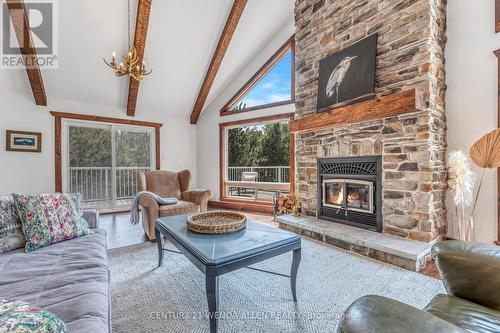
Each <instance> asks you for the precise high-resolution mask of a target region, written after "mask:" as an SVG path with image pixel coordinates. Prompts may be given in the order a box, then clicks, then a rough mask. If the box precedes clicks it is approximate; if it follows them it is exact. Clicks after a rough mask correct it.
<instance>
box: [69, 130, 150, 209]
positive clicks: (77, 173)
mask: <svg viewBox="0 0 500 333" xmlns="http://www.w3.org/2000/svg"><path fill="white" fill-rule="evenodd" d="M63 147H64V148H63V155H64V156H63V186H64V191H65V192H71V193H76V192H78V193H81V194H82V196H83V203H84V205H85V206H87V207H97V208H99V209H102V210H108V209H109V210H113V209H123V208H129V207H130V205H131V203H132V199H133V197H134V196H135V194H136V192H137V190H136V189H137V173H138V172H139V171H149V170H153V169H154V162H153V161H154V160H155V157H154V151H155V149H154V133H153V131H152V129H151V128H145V127H134V126H126V125H109V124H103V123H90V122H83V121H68V122H65V123H64V126H63Z"/></svg>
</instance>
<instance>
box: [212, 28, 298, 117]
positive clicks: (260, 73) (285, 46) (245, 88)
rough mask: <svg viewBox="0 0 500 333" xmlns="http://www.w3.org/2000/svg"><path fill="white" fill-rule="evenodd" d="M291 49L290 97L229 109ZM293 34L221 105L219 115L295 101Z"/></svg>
mask: <svg viewBox="0 0 500 333" xmlns="http://www.w3.org/2000/svg"><path fill="white" fill-rule="evenodd" d="M289 50H290V51H291V53H292V68H291V74H290V76H291V91H290V97H291V98H290V99H289V100H286V101H281V102H274V103H267V104H263V105H257V106H252V107H248V108H244V109H241V110H237V111H230V109H231V107H233V106H234V104H236V103H237V102H238V101H239V100H241V99H242V98H243V97H244V96H245V95H246V94H247V93H248V92H249V91H250V90H252V88H253V87H255V85H256V84H257V83H258V82H259V81H260V79H262V78H263V77H264V76H265V75H266V74H267V73H268V72H269V71H270V70H271V69H272V68H273V67H274V65H276V63H277V62H278V61H280V60H281V59H282V58H283V57H284V56H285V55H286V54H287V52H288V51H289ZM294 74H295V35H293V36H292V37H290V38H289V39H288V40H287V41H286V43H285V44H283V45H282V46H281V47H280V48H279V49H278V51H276V53H274V54H273V55H272V56H271V58H270V59H269V60H268V61H266V63H265V64H264V65H263V66H262V67H261V68H260V69H259V70H258V71H257V73H255V74H254V76H252V77H251V78H250V80H248V81H247V82H246V83H245V84H244V85H243V87H241V89H240V90H239V91H238V92H237V93H236V94H235V95H234V96H233V97H231V99H230V100H229V101H228V102H227V103H226V104H225V105H224V106H223V107H222V109H221V110H220V115H221V117H223V116H230V115H232V114H238V113H243V112H250V111H256V110H262V109H267V108H272V107H276V106H281V105H287V104H292V103H295V75H294Z"/></svg>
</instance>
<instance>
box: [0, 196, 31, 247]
mask: <svg viewBox="0 0 500 333" xmlns="http://www.w3.org/2000/svg"><path fill="white" fill-rule="evenodd" d="M25 244H26V240H25V239H24V234H23V230H22V227H21V220H20V219H19V216H17V210H16V206H15V205H14V200H13V199H12V196H10V195H9V196H2V195H0V253H4V252H9V251H12V250H15V249H18V248H20V247H23V246H24V245H25Z"/></svg>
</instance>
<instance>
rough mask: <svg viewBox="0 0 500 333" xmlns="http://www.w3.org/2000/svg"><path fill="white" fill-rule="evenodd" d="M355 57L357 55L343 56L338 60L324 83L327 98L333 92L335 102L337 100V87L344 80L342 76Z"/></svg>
mask: <svg viewBox="0 0 500 333" xmlns="http://www.w3.org/2000/svg"><path fill="white" fill-rule="evenodd" d="M357 57H358V56H355V57H345V58H344V59H342V60H341V61H340V63H339V64H338V65H337V67H335V69H334V70H333V71H332V73H331V74H330V78H329V79H328V83H327V85H326V91H325V93H326V95H327V96H328V98H332V96H333V95H334V94H335V99H336V100H335V103H336V104H337V103H338V102H339V87H340V85H341V84H342V82H343V81H344V78H345V76H346V74H347V72H348V71H349V68H350V67H351V63H352V61H353V60H354V59H356V58H357Z"/></svg>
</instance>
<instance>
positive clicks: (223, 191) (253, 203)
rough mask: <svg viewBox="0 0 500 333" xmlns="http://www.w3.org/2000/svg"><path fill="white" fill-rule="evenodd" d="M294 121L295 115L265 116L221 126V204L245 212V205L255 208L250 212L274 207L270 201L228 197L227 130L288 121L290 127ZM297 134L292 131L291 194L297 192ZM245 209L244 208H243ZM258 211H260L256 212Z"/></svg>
mask: <svg viewBox="0 0 500 333" xmlns="http://www.w3.org/2000/svg"><path fill="white" fill-rule="evenodd" d="M293 119H294V113H283V114H277V115H272V116H265V117H259V118H252V119H245V120H237V121H231V122H226V123H220V124H219V200H220V201H221V202H226V203H233V204H234V205H237V206H238V207H239V208H238V209H242V210H244V207H245V205H247V206H248V208H253V209H250V210H256V209H255V207H266V206H267V207H269V206H272V205H273V204H272V202H268V201H256V200H245V199H237V198H232V197H228V196H227V193H226V186H225V183H226V172H225V170H226V129H227V128H230V127H235V126H249V125H257V124H263V123H269V122H276V121H280V120H288V126H289V127H290V126H291V124H292V122H293ZM294 184H295V134H293V133H292V132H291V131H290V194H293V193H294V192H295V190H294V189H295V186H294ZM241 207H243V208H241ZM256 211H258V209H257V210H256Z"/></svg>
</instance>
